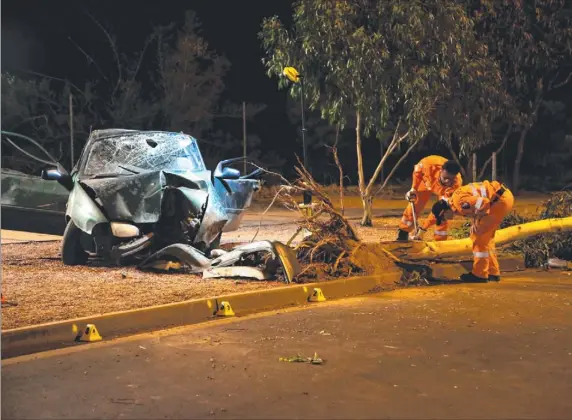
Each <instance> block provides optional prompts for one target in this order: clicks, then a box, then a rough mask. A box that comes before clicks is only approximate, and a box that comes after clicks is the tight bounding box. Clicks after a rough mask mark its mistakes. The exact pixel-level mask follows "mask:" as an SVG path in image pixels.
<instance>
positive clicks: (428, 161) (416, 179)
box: [397, 155, 463, 241]
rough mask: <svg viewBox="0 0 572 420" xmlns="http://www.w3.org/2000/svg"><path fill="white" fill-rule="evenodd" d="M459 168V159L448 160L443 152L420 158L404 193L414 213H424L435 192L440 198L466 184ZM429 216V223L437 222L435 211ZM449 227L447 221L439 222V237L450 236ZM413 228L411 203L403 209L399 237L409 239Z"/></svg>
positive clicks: (437, 238)
mask: <svg viewBox="0 0 572 420" xmlns="http://www.w3.org/2000/svg"><path fill="white" fill-rule="evenodd" d="M460 171H461V168H460V166H459V164H458V163H457V162H455V161H453V160H447V159H446V158H444V157H442V156H436V155H432V156H427V157H426V158H423V159H421V160H420V161H419V163H418V164H417V165H415V169H414V170H413V183H412V186H411V189H410V190H409V191H408V192H407V194H405V199H406V200H407V201H409V202H413V203H414V207H415V214H416V215H417V216H419V215H420V214H421V212H422V211H423V209H424V208H425V205H426V204H427V201H429V199H430V198H431V195H432V194H436V195H437V196H438V197H439V198H448V197H450V196H451V194H453V191H455V190H456V189H457V188H459V187H460V186H461V185H463V179H462V178H461V174H460V173H459V172H460ZM417 216H416V217H417ZM429 218H430V219H433V220H432V223H430V224H435V223H434V221H435V220H434V218H433V215H432V214H431V215H429ZM447 227H448V225H447V222H446V221H444V222H443V223H441V224H440V225H439V226H437V228H436V230H435V240H436V241H444V240H446V239H447V234H448V233H447ZM413 229H414V223H413V211H412V209H411V206H410V205H409V206H407V208H406V209H405V211H404V212H403V217H402V218H401V222H400V223H399V231H398V235H397V240H398V241H407V240H408V239H409V233H410V232H411V231H412V230H413ZM414 235H415V236H418V235H419V232H415V233H414Z"/></svg>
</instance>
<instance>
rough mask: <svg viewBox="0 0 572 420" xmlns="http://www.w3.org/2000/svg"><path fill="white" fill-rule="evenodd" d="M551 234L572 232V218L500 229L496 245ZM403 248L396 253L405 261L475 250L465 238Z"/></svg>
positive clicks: (462, 253) (545, 220)
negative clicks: (400, 253)
mask: <svg viewBox="0 0 572 420" xmlns="http://www.w3.org/2000/svg"><path fill="white" fill-rule="evenodd" d="M551 232H554V233H560V232H572V217H563V218H554V219H544V220H537V221H535V222H530V223H524V224H522V225H516V226H510V227H507V228H504V229H499V230H497V231H496V234H495V244H496V245H497V246H501V245H505V244H508V243H511V242H515V241H520V240H522V239H526V238H530V237H532V236H535V235H538V234H542V233H551ZM401 248H402V250H401V251H400V252H402V253H405V254H404V255H399V253H398V252H396V253H395V254H396V256H397V257H401V256H403V258H404V259H409V260H431V259H441V258H448V257H458V256H461V255H467V254H470V253H472V250H473V243H472V241H471V239H470V238H465V239H453V240H449V241H441V242H431V243H430V244H425V243H423V242H421V243H420V242H417V243H413V244H412V246H411V248H410V249H403V245H401Z"/></svg>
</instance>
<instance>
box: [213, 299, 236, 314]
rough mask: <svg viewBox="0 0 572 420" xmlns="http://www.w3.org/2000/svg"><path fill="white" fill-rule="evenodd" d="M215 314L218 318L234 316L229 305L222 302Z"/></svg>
mask: <svg viewBox="0 0 572 420" xmlns="http://www.w3.org/2000/svg"><path fill="white" fill-rule="evenodd" d="M216 314H217V315H218V316H234V311H233V310H232V308H231V306H230V303H228V302H227V301H223V302H221V303H220V305H219V307H218V309H217V311H216Z"/></svg>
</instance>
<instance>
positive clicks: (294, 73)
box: [283, 67, 312, 206]
mask: <svg viewBox="0 0 572 420" xmlns="http://www.w3.org/2000/svg"><path fill="white" fill-rule="evenodd" d="M283 74H284V76H286V77H287V78H288V79H289V80H290V81H291V82H293V83H298V82H300V93H301V95H300V96H301V98H300V106H301V108H302V109H301V111H302V151H303V154H304V167H305V168H306V170H307V171H308V172H310V169H309V168H308V153H307V151H306V115H305V105H304V78H303V77H302V76H301V75H300V73H298V70H296V69H295V68H294V67H286V68H284V70H283ZM310 174H311V172H310ZM303 197H304V205H307V206H311V204H312V192H311V191H304V193H303Z"/></svg>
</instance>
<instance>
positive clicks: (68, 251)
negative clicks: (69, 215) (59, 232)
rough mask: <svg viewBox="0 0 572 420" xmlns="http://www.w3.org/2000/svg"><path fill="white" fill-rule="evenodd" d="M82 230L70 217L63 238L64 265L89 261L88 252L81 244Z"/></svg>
mask: <svg viewBox="0 0 572 420" xmlns="http://www.w3.org/2000/svg"><path fill="white" fill-rule="evenodd" d="M81 234H82V231H81V229H80V228H78V227H77V226H76V225H75V223H74V222H73V220H71V219H70V221H69V222H68V224H67V226H66V230H65V231H64V238H63V240H62V250H61V251H62V261H63V263H64V265H81V264H85V263H86V262H87V258H88V253H87V252H85V250H84V249H83V246H82V245H81V242H80V239H81Z"/></svg>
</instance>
